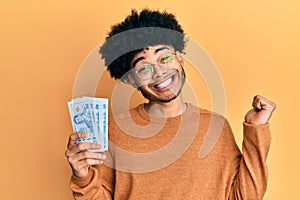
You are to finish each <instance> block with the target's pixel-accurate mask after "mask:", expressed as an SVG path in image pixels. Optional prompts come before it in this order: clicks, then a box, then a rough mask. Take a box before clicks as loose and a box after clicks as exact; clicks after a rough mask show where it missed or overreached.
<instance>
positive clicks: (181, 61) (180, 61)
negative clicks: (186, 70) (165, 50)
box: [175, 51, 184, 67]
mask: <svg viewBox="0 0 300 200" xmlns="http://www.w3.org/2000/svg"><path fill="white" fill-rule="evenodd" d="M175 53H176V56H177V58H178V60H179V63H180V65H181V66H182V67H183V66H184V60H183V58H182V57H181V53H180V52H179V51H176V52H175Z"/></svg>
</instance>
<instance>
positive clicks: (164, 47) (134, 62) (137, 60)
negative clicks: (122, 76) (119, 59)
mask: <svg viewBox="0 0 300 200" xmlns="http://www.w3.org/2000/svg"><path fill="white" fill-rule="evenodd" d="M165 49H168V50H170V49H169V48H168V47H166V46H163V47H160V48H158V49H155V51H154V53H155V54H157V53H158V52H159V51H162V50H165ZM144 59H145V57H144V56H141V57H139V58H137V59H136V60H134V61H133V63H132V66H133V68H134V67H135V65H136V63H138V62H139V61H141V60H144Z"/></svg>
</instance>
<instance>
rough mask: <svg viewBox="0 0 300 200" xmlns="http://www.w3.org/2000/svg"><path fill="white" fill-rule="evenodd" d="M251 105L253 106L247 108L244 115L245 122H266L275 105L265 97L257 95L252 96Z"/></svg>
mask: <svg viewBox="0 0 300 200" xmlns="http://www.w3.org/2000/svg"><path fill="white" fill-rule="evenodd" d="M252 107H253V108H252V109H251V110H249V111H248V112H247V114H246V116H245V122H246V123H248V124H253V125H259V124H266V123H267V122H268V121H269V119H270V117H271V115H272V112H273V111H274V109H275V108H276V105H275V103H273V102H271V101H269V100H267V99H266V98H264V97H262V96H259V95H257V96H255V97H254V98H253V103H252Z"/></svg>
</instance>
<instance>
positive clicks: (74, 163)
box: [65, 133, 106, 178]
mask: <svg viewBox="0 0 300 200" xmlns="http://www.w3.org/2000/svg"><path fill="white" fill-rule="evenodd" d="M85 137H87V134H86V133H74V134H72V135H71V136H70V138H69V142H68V149H67V150H66V152H65V155H66V157H67V158H68V161H69V164H70V166H71V168H72V171H73V174H74V176H77V177H79V178H84V177H86V176H87V175H88V173H89V168H90V166H91V165H98V164H102V163H103V161H104V160H105V159H106V156H105V154H104V153H103V152H89V151H87V150H93V149H99V148H100V144H95V143H80V144H76V140H77V139H79V138H85Z"/></svg>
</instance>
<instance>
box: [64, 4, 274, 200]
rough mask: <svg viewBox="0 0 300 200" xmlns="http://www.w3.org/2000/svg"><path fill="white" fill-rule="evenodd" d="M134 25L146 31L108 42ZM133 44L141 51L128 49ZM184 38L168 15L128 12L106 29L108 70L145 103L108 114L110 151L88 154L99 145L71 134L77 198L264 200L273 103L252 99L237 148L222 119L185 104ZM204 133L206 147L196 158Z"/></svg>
mask: <svg viewBox="0 0 300 200" xmlns="http://www.w3.org/2000/svg"><path fill="white" fill-rule="evenodd" d="M147 27H158V28H165V29H170V30H173V31H176V32H179V33H181V34H178V35H177V34H174V35H173V34H171V35H165V36H164V33H162V32H160V31H159V30H160V29H151V28H147ZM137 28H145V29H143V30H142V31H141V32H139V34H138V35H136V34H133V35H130V36H129V37H126V38H125V39H124V38H123V37H121V39H116V40H110V39H111V38H113V36H116V35H118V34H120V33H124V32H126V31H129V30H134V29H137ZM122 38H123V39H122ZM137 41H139V42H140V43H142V44H143V46H142V48H133V46H135V45H136V42H137ZM185 42H186V41H185V39H184V36H183V30H182V29H181V27H180V25H179V24H178V22H177V21H176V20H175V17H174V15H172V14H168V13H165V12H158V11H151V10H148V9H145V10H143V11H141V12H140V13H137V12H136V11H132V13H131V15H130V16H128V17H127V18H126V19H125V20H124V21H123V22H122V23H120V24H117V25H115V26H113V27H112V30H111V32H110V34H109V36H108V37H107V39H106V41H105V43H104V44H103V46H102V47H101V49H100V53H101V54H102V56H103V58H104V59H105V62H106V65H107V67H108V70H109V71H110V74H111V76H112V77H114V78H116V79H121V80H122V81H124V82H127V83H129V84H131V85H132V86H133V87H135V88H137V89H138V90H139V91H140V92H141V93H142V94H143V96H144V97H145V98H146V99H148V103H145V104H141V105H139V106H137V107H136V108H133V109H131V110H130V111H129V113H125V114H121V115H119V116H113V117H111V119H110V120H109V139H110V144H109V145H110V146H109V151H108V152H105V153H99V152H98V153H96V152H89V151H86V150H92V149H97V148H99V145H97V144H93V143H85V144H76V140H77V139H78V138H81V137H85V136H86V135H85V134H84V133H76V134H72V135H71V136H70V139H69V143H68V150H67V151H66V156H67V158H68V161H69V163H70V166H71V168H72V171H73V176H72V179H71V189H72V191H73V195H74V198H75V199H78V200H83V199H135V200H136V199H149V200H150V199H151V200H154V199H170V200H171V199H172V200H174V199H206V200H207V199H209V200H211V199H218V200H220V199H262V198H263V195H264V193H265V191H266V186H267V167H266V158H267V154H268V150H269V146H270V140H271V139H270V132H269V124H268V120H269V118H270V116H271V114H272V112H273V110H274V109H275V104H274V103H272V102H270V101H268V100H267V99H265V98H263V97H261V96H256V97H254V100H253V104H252V106H253V109H251V110H250V111H249V112H248V113H247V114H246V116H245V122H244V140H243V153H241V152H240V150H239V149H238V147H237V145H236V143H235V141H234V137H233V133H232V131H231V128H230V126H229V124H228V122H227V121H226V120H225V119H224V118H223V117H222V116H220V115H218V114H215V113H212V112H209V111H206V110H202V109H199V108H197V107H195V106H193V105H191V104H189V103H185V102H184V101H183V98H182V94H181V90H182V87H183V85H184V82H185V78H186V77H185V72H184V62H183V59H182V57H181V53H182V52H183V49H184V46H185ZM130 45H132V48H130ZM128 46H129V49H133V50H132V51H129V52H127V53H124V54H123V55H121V56H118V55H116V53H115V52H116V51H117V49H122V48H127V49H128ZM209 134H212V135H215V137H212V138H214V140H212V138H210V137H209V136H208V135H209ZM206 138H209V139H208V140H209V142H210V144H211V147H212V148H211V150H210V151H208V153H207V155H205V156H201V155H199V152H201V149H203V148H207V146H206V145H207V144H206V143H205V142H204V141H205V140H206ZM208 148H210V147H208Z"/></svg>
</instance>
